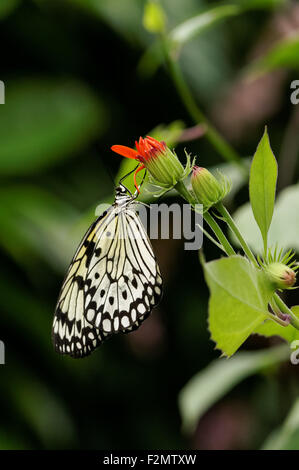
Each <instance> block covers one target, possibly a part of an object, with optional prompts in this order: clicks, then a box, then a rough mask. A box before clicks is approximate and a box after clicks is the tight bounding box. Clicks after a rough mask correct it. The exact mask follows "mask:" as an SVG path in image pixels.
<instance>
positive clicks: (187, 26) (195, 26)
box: [169, 5, 242, 46]
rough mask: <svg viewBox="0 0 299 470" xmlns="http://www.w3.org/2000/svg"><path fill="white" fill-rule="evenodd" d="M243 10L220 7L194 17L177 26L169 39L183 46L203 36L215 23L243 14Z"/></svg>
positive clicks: (228, 6) (227, 6)
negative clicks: (196, 37) (198, 36)
mask: <svg viewBox="0 0 299 470" xmlns="http://www.w3.org/2000/svg"><path fill="white" fill-rule="evenodd" d="M241 11H242V9H240V7H239V6H238V5H219V6H215V7H212V8H210V9H209V10H206V11H204V12H203V13H200V14H199V15H197V16H194V17H192V18H190V19H188V20H187V21H184V22H183V23H181V24H179V25H178V26H176V27H175V28H174V29H173V30H172V31H171V32H170V34H169V38H170V39H171V40H172V41H173V42H174V43H175V44H176V45H180V46H181V45H183V44H185V43H186V42H188V41H190V39H193V38H194V37H195V36H197V35H199V34H201V33H202V32H203V31H205V30H207V29H208V28H210V27H211V26H213V25H214V24H215V23H218V22H219V21H222V20H224V19H225V18H228V17H230V16H235V15H237V14H238V13H241Z"/></svg>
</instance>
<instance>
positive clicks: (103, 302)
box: [53, 197, 162, 357]
mask: <svg viewBox="0 0 299 470" xmlns="http://www.w3.org/2000/svg"><path fill="white" fill-rule="evenodd" d="M122 199H124V197H122ZM132 202H133V197H131V198H129V197H127V201H125V204H124V203H118V199H117V198H116V201H115V204H114V205H113V206H111V208H110V209H109V210H108V211H107V212H106V213H104V214H103V215H102V216H101V217H99V218H98V219H97V220H96V222H94V224H93V225H92V226H91V227H90V229H89V230H88V232H87V233H86V235H85V237H84V238H83V240H82V242H81V244H80V245H79V247H78V249H77V252H76V254H75V256H74V258H73V260H72V262H71V265H70V267H69V270H68V273H67V275H66V278H65V281H64V283H63V286H62V289H61V292H60V296H59V300H58V303H57V307H56V312H55V317H54V323H53V342H54V346H55V349H56V351H57V352H59V353H61V354H69V355H71V356H73V357H83V356H86V355H88V354H90V352H91V351H93V350H94V349H95V348H96V347H98V346H99V345H100V344H101V342H102V341H103V340H104V339H106V338H107V337H109V336H110V335H112V334H114V333H118V332H123V333H128V332H130V331H132V330H134V329H136V328H138V327H139V326H140V324H141V323H142V321H143V320H144V319H145V318H146V317H147V316H148V315H149V314H150V312H151V311H152V309H153V307H154V306H155V305H157V303H158V302H159V300H160V298H161V295H162V279H161V274H160V271H159V267H158V265H157V261H156V258H155V255H154V253H153V249H152V246H151V243H150V241H149V239H148V236H147V234H146V231H145V229H144V227H143V225H142V223H141V221H140V219H139V216H138V214H137V213H136V212H135V210H133V209H132V204H131V203H132Z"/></svg>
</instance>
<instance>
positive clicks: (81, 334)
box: [52, 213, 107, 357]
mask: <svg viewBox="0 0 299 470" xmlns="http://www.w3.org/2000/svg"><path fill="white" fill-rule="evenodd" d="M106 217H107V214H106V213H104V214H102V215H101V216H100V217H99V218H98V219H97V220H96V221H95V222H94V223H93V224H92V225H91V227H90V228H89V230H88V231H87V233H86V234H85V236H84V237H83V240H82V241H81V243H80V245H79V247H78V249H77V251H76V253H75V255H74V257H73V259H72V261H71V264H70V267H69V269H68V272H67V274H66V277H65V280H64V282H63V285H62V288H61V292H60V295H59V299H58V303H57V306H56V311H55V316H54V322H53V329H52V339H53V343H54V347H55V350H56V351H57V352H59V353H60V354H69V355H71V356H73V357H83V356H86V355H88V354H90V353H91V352H92V351H93V350H94V349H95V348H97V347H98V346H99V345H100V344H101V342H102V341H103V340H104V339H105V337H106V336H107V335H105V334H104V333H103V332H101V331H99V330H98V329H96V328H95V327H94V326H93V325H91V324H90V323H88V322H87V321H86V319H85V317H84V303H85V299H84V287H85V282H86V274H87V271H88V266H89V263H90V260H91V258H92V256H93V251H94V250H93V246H94V244H95V243H94V239H95V236H96V233H97V231H98V230H99V227H100V226H101V225H102V224H103V223H104V222H105V219H106Z"/></svg>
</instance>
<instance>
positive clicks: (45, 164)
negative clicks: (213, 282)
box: [0, 0, 299, 449]
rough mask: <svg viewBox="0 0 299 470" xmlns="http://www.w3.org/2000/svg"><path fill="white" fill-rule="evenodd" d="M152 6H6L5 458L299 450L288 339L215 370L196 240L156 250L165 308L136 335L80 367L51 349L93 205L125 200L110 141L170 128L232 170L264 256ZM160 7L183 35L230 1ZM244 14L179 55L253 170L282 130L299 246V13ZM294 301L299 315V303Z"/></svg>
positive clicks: (167, 1)
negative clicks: (68, 274) (26, 452)
mask: <svg viewBox="0 0 299 470" xmlns="http://www.w3.org/2000/svg"><path fill="white" fill-rule="evenodd" d="M144 4H145V1H143V0H35V1H33V0H23V1H22V0H1V4H0V21H1V25H0V41H1V45H2V47H1V51H2V52H1V74H0V79H1V80H3V81H4V83H5V86H6V104H5V105H1V106H0V183H1V184H0V257H1V258H0V281H1V283H0V292H1V296H0V298H1V302H0V305H1V307H0V340H2V341H3V342H4V343H5V352H6V364H5V365H1V366H0V380H1V394H0V415H1V420H0V448H1V449H64V448H67V449H105V448H106V449H183V448H184V449H189V448H190V449H255V448H261V447H262V446H264V447H267V446H268V447H270V448H297V449H299V431H298V429H299V406H298V402H295V399H296V398H297V397H298V390H299V366H297V367H296V366H294V365H291V364H290V362H289V359H288V357H289V351H288V350H286V349H285V348H284V347H282V349H281V346H279V344H280V340H278V339H277V338H271V339H268V340H266V339H265V338H262V337H257V336H254V337H251V338H250V339H249V340H248V341H247V342H246V344H245V345H244V346H243V348H242V349H243V350H247V351H242V352H241V353H237V355H236V358H233V359H230V360H228V361H227V360H224V359H219V360H218V362H216V364H215V363H213V362H212V361H213V360H214V359H216V358H218V357H219V355H220V354H219V351H215V350H214V344H213V343H212V342H211V341H210V339H209V332H208V329H207V305H208V289H207V287H206V284H205V282H204V279H203V275H202V271H201V268H200V266H199V262H198V256H197V253H196V252H191V251H184V249H183V241H178V240H160V241H154V248H155V251H156V253H157V257H158V260H159V263H160V266H161V270H162V274H163V277H164V279H165V292H164V298H163V300H162V302H161V304H160V305H159V306H158V308H156V309H155V311H154V312H153V314H152V315H151V317H150V318H149V319H148V320H146V322H145V323H144V324H143V325H142V327H141V328H140V329H139V330H138V331H137V332H134V333H132V334H129V335H126V336H125V335H119V337H115V338H113V339H111V340H110V341H108V342H107V343H105V344H104V345H103V346H102V347H101V348H100V349H98V350H97V351H96V352H95V353H93V354H92V355H91V356H90V357H88V358H85V359H83V360H73V359H71V358H67V357H60V356H58V355H57V354H56V353H54V351H53V348H52V344H51V326H52V320H53V313H54V309H55V304H56V301H57V296H58V293H59V290H60V287H61V283H62V280H63V276H64V273H65V271H66V269H67V266H68V263H69V261H70V259H71V257H72V254H73V253H74V250H75V248H76V246H77V244H78V243H79V241H80V238H81V236H82V235H83V234H84V232H85V230H86V229H87V227H88V225H89V223H90V222H91V221H92V220H93V217H94V215H93V214H94V208H95V207H96V205H97V204H99V203H100V202H104V201H110V200H112V198H113V188H114V183H113V178H114V179H115V177H116V175H117V173H118V171H119V167H120V165H121V158H120V157H118V156H116V155H115V154H113V153H112V152H111V151H110V147H111V145H113V144H123V145H131V146H132V144H133V142H134V140H135V139H136V138H138V137H139V136H140V135H141V136H143V135H146V134H148V133H149V132H151V131H152V130H153V129H155V130H154V134H155V135H156V136H159V137H161V138H164V139H166V140H167V141H168V143H169V144H172V145H174V144H176V148H177V152H178V155H179V156H180V157H181V158H182V161H184V148H185V147H186V148H188V151H191V152H192V154H193V155H198V162H199V163H200V165H201V166H207V167H218V168H222V171H223V172H224V173H226V174H228V176H230V177H231V178H232V180H233V182H234V191H233V193H232V195H231V196H230V197H229V199H228V200H227V205H228V206H229V208H230V210H232V211H233V212H234V211H236V217H237V219H238V221H239V223H240V226H241V227H242V230H243V232H244V234H245V235H247V236H248V239H249V241H250V242H251V244H252V246H253V248H254V249H255V250H257V251H258V244H259V243H260V240H259V239H258V238H257V232H256V227H255V226H254V223H251V220H250V214H249V212H248V207H247V205H246V203H247V201H248V188H247V185H246V184H245V183H244V180H243V179H242V176H241V175H240V174H239V170H238V169H237V168H236V167H235V166H233V165H231V164H228V163H225V162H224V161H223V160H222V159H221V156H219V154H218V153H217V152H216V151H215V149H213V147H212V146H211V145H210V144H209V143H208V142H207V140H206V139H205V137H204V136H202V135H201V134H202V132H201V128H200V127H198V126H197V127H194V122H192V119H191V118H190V116H189V115H188V113H187V111H186V109H185V108H184V106H183V104H182V102H181V101H180V98H179V97H178V95H177V92H176V90H175V87H174V86H173V84H172V82H171V79H170V77H169V75H168V73H167V70H166V69H165V67H164V66H163V64H161V60H160V52H159V51H160V49H159V44H158V40H157V39H156V38H155V36H154V35H153V34H151V33H150V32H148V31H147V30H146V29H145V28H144V26H143V11H144ZM161 4H162V5H163V7H164V9H165V12H166V16H167V28H168V30H169V31H175V29H174V28H176V27H177V25H179V24H181V23H183V22H184V21H186V20H188V19H189V18H192V17H196V16H197V15H199V14H201V12H203V11H205V10H206V9H209V8H213V6H214V5H217V6H219V4H220V2H216V4H213V3H212V2H209V1H206V0H163V1H162V2H161ZM229 4H230V5H231V4H233V5H237V6H238V8H239V7H240V11H238V14H234V15H231V17H227V18H226V17H225V15H224V14H223V15H222V13H221V12H220V16H219V18H218V19H217V20H215V21H214V22H211V24H209V25H208V26H207V27H206V28H202V29H199V30H196V31H195V32H194V35H193V36H192V37H191V36H190V38H188V41H186V43H184V44H183V43H181V44H179V43H178V45H177V51H176V58H177V60H178V61H179V64H180V67H181V69H182V71H183V74H184V76H185V78H186V81H187V82H188V84H189V86H190V88H191V90H192V92H193V94H194V97H195V99H196V100H197V102H198V103H199V104H200V106H201V108H202V109H203V110H204V112H205V113H206V115H207V116H209V118H210V119H211V121H212V122H213V123H214V125H215V126H216V127H217V128H218V129H219V130H220V132H221V133H222V135H223V136H224V137H225V138H226V139H227V140H228V141H229V142H230V143H231V144H232V145H234V147H235V148H236V149H237V151H238V152H239V153H240V154H241V155H242V156H243V158H244V159H248V158H249V157H251V156H252V155H253V152H254V150H255V148H256V145H257V143H258V141H259V139H260V137H261V135H262V133H263V128H264V126H265V124H267V125H268V130H269V134H270V139H271V143H272V147H273V150H274V153H275V154H276V156H277V158H278V161H279V190H280V194H279V201H278V209H277V213H276V215H275V217H276V219H274V222H273V227H272V232H271V237H272V241H273V242H274V241H279V242H280V243H282V244H283V246H284V247H285V248H295V249H297V251H299V236H298V234H299V218H298V217H299V216H298V214H299V189H298V186H297V182H298V174H299V168H298V149H299V142H298V140H299V137H298V135H299V132H298V131H299V105H297V106H295V105H293V104H292V103H291V101H290V94H291V90H290V84H291V82H292V80H295V79H299V61H298V57H299V39H298V38H299V5H298V3H297V2H291V1H290V2H286V1H277V0H276V1H274V0H253V1H249V0H248V1H245V0H244V1H242V0H240V1H233V2H229ZM228 16H229V15H228ZM215 18H216V17H215ZM187 29H188V28H187ZM173 123H174V124H173ZM157 126H160V127H159V128H158V129H156V128H157ZM161 126H162V127H161ZM111 175H112V178H111ZM165 201H167V197H165ZM171 201H173V199H171ZM279 211H280V212H279ZM281 217H284V219H283V224H282V219H281ZM275 220H276V222H275ZM204 250H205V254H206V257H207V258H208V259H212V258H216V257H219V255H220V254H219V252H218V251H217V250H216V248H215V247H213V246H211V243H210V242H209V241H205V244H204ZM287 300H288V301H289V303H290V304H291V305H294V304H296V303H299V299H298V293H297V291H292V293H291V294H290V295H289V296H288V298H287ZM268 348H275V351H277V352H276V353H275V355H274V354H273V355H272V352H271V353H270V356H269V351H270V349H268ZM255 350H262V351H258V352H257V351H255ZM248 351H249V352H248ZM271 351H272V350H271ZM273 351H274V349H273ZM248 354H249V356H248ZM256 354H258V355H256ZM234 359H236V360H237V361H239V362H237V363H235V362H234ZM221 361H222V362H221ZM217 364H220V366H219V365H218V366H217ZM219 367H220V369H219ZM220 372H221V373H220ZM198 373H200V374H201V375H200V376H197V382H196V383H195V382H193V386H192V383H191V385H190V384H189V385H190V386H191V389H190V390H191V391H190V390H189V391H188V390H187V389H184V387H185V385H186V384H187V383H188V382H189V380H190V379H191V378H192V377H193V376H194V375H195V374H198ZM188 387H189V386H188ZM182 389H184V391H183V392H182V393H181V390H182ZM189 392H190V393H189ZM207 398H208V399H207ZM296 403H297V405H296ZM199 408H200V411H199ZM190 413H191V417H190ZM188 416H189V418H190V420H191V421H192V423H193V424H192V426H191V427H189V428H188V426H187V428H188V429H187V431H186V429H185V428H186V426H183V427H182V423H183V422H185V424H186V422H187V421H188ZM188 430H189V432H188ZM269 436H270V437H269Z"/></svg>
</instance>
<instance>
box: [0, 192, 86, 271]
mask: <svg viewBox="0 0 299 470" xmlns="http://www.w3.org/2000/svg"><path fill="white" fill-rule="evenodd" d="M0 206H1V211H0V244H1V245H2V247H3V248H4V249H5V250H6V251H7V252H8V253H9V254H10V255H11V256H12V257H13V258H14V259H15V260H16V261H17V262H19V263H20V264H21V265H24V266H31V265H32V263H34V262H35V261H36V259H43V260H44V261H46V262H47V263H48V264H50V265H51V266H52V267H53V268H54V269H56V270H57V271H60V270H65V268H66V266H67V262H69V261H70V259H71V256H72V254H73V253H74V251H75V248H76V245H77V244H78V243H79V241H80V240H74V239H72V237H71V236H70V233H71V229H72V227H73V226H74V224H75V223H76V221H77V220H78V217H79V214H78V213H77V212H76V211H75V210H74V209H73V208H72V207H70V206H69V205H68V204H66V203H64V202H63V201H61V200H60V199H58V198H57V197H55V196H54V195H52V194H51V193H48V192H47V191H45V190H41V189H39V188H37V187H34V186H29V185H28V186H25V185H24V186H21V185H18V186H10V187H9V188H6V187H3V188H1V189H0ZM83 234H84V233H82V236H83Z"/></svg>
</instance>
